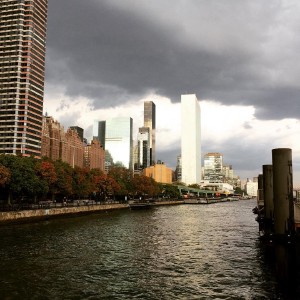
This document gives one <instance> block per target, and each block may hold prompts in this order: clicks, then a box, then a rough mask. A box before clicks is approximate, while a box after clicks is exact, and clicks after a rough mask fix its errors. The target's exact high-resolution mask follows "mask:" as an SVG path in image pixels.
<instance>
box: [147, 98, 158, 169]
mask: <svg viewBox="0 0 300 300" xmlns="http://www.w3.org/2000/svg"><path fill="white" fill-rule="evenodd" d="M144 127H149V129H150V164H151V165H154V164H155V161H156V156H155V104H154V103H153V102H152V101H145V102H144Z"/></svg>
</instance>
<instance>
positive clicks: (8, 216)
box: [0, 201, 183, 224]
mask: <svg viewBox="0 0 300 300" xmlns="http://www.w3.org/2000/svg"><path fill="white" fill-rule="evenodd" d="M182 203H183V201H161V202H156V203H155V204H154V205H155V206H160V205H178V204H182ZM125 208H127V209H128V204H102V205H98V204H95V205H86V206H74V207H56V208H49V209H46V208H43V209H34V210H20V211H10V212H0V224H7V223H16V222H30V221H36V220H43V219H44V220H46V219H50V218H54V217H63V216H71V215H76V214H77V215H79V214H90V213H95V212H101V211H107V210H115V209H125Z"/></svg>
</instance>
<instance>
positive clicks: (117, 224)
mask: <svg viewBox="0 0 300 300" xmlns="http://www.w3.org/2000/svg"><path fill="white" fill-rule="evenodd" d="M254 206H255V202H254V201H252V200H250V201H239V202H231V203H220V204H215V205H181V206H166V207H158V208H154V209H152V210H147V211H130V210H128V211H124V210H122V211H112V212H109V213H102V214H98V215H91V216H84V217H76V218H68V219H62V220H51V221H47V222H41V223H35V224H24V225H13V226H2V227H0V238H1V246H0V256H1V269H0V293H1V297H0V298H1V299H297V298H295V297H296V296H297V293H298V292H299V288H297V285H296V286H295V285H294V283H299V272H297V270H299V268H298V269H297V268H295V267H293V269H291V268H290V266H291V265H292V266H295V264H290V263H288V264H287V265H284V263H282V264H280V265H277V266H276V264H275V261H276V260H275V256H277V258H280V259H279V260H277V261H280V260H281V261H282V262H285V261H289V262H290V261H293V260H291V257H292V255H290V254H289V253H286V252H285V249H279V250H276V251H274V248H270V247H268V246H266V245H264V244H262V243H261V242H260V241H259V235H258V225H257V223H256V222H255V220H254V219H255V216H254V215H253V214H252V208H253V207H254ZM293 251H294V252H293ZM293 251H292V252H293V253H295V250H293ZM290 270H293V271H292V273H291V272H290ZM276 272H277V273H276ZM276 274H277V275H276ZM278 274H285V275H286V276H284V277H285V278H289V279H288V280H286V281H285V282H288V283H290V282H291V281H290V275H291V274H292V277H293V279H294V283H293V284H289V285H288V289H286V288H285V286H286V285H283V284H281V283H282V282H283V281H284V280H282V279H283V278H280V277H278ZM298 286H300V285H299V284H298ZM297 289H298V290H297ZM292 297H294V298H292Z"/></svg>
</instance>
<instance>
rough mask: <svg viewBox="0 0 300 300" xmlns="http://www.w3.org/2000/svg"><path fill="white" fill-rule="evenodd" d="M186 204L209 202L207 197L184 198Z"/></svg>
mask: <svg viewBox="0 0 300 300" xmlns="http://www.w3.org/2000/svg"><path fill="white" fill-rule="evenodd" d="M183 203H184V204H208V199H207V198H197V199H184V201H183Z"/></svg>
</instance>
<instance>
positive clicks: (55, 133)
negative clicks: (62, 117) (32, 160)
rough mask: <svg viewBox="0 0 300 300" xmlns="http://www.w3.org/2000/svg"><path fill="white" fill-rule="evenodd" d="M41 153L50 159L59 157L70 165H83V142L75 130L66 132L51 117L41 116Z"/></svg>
mask: <svg viewBox="0 0 300 300" xmlns="http://www.w3.org/2000/svg"><path fill="white" fill-rule="evenodd" d="M41 155H42V156H45V157H49V158H51V159H52V160H54V161H55V160H58V159H61V160H62V161H64V162H66V163H68V164H69V165H71V166H72V167H75V166H78V167H81V168H82V167H83V165H84V164H83V162H84V144H83V142H82V141H81V138H80V136H79V135H78V133H77V131H75V130H73V129H71V128H69V129H68V130H67V132H65V131H64V127H63V126H62V125H60V123H59V122H57V121H55V120H54V119H53V118H52V117H48V116H45V117H43V128H42V143H41Z"/></svg>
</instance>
